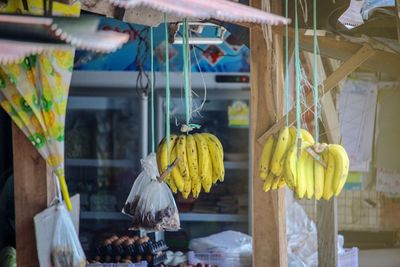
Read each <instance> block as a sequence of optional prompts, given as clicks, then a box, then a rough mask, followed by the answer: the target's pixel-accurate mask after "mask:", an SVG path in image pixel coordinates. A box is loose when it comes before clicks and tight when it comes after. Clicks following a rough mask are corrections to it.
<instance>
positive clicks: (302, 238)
mask: <svg viewBox="0 0 400 267" xmlns="http://www.w3.org/2000/svg"><path fill="white" fill-rule="evenodd" d="M287 207H288V208H287V210H286V219H287V224H286V231H287V238H288V259H289V261H288V266H289V267H305V266H307V267H317V266H318V236H317V227H316V225H315V223H314V222H313V221H311V220H310V219H309V218H308V217H307V214H306V212H305V211H304V209H303V207H302V206H301V205H300V204H299V203H297V202H296V201H294V200H293V201H292V202H291V204H290V205H287ZM343 243H344V240H343V236H341V235H338V243H337V246H338V254H339V255H340V254H342V253H343V252H344V250H343Z"/></svg>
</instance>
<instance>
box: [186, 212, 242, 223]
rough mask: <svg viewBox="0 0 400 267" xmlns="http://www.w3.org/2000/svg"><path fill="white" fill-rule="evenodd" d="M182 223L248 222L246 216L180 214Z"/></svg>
mask: <svg viewBox="0 0 400 267" xmlns="http://www.w3.org/2000/svg"><path fill="white" fill-rule="evenodd" d="M179 216H180V219H181V221H183V222H184V221H187V222H246V221H247V220H248V217H247V215H244V214H216V213H180V214H179Z"/></svg>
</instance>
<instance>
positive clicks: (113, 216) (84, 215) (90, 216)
mask: <svg viewBox="0 0 400 267" xmlns="http://www.w3.org/2000/svg"><path fill="white" fill-rule="evenodd" d="M81 219H85V220H130V218H129V217H128V216H127V215H124V214H122V213H121V212H116V211H82V212H81Z"/></svg>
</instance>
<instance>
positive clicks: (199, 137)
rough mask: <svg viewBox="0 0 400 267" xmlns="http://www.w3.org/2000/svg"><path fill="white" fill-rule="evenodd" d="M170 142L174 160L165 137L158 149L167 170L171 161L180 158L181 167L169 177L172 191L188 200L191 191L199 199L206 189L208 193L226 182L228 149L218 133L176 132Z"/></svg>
mask: <svg viewBox="0 0 400 267" xmlns="http://www.w3.org/2000/svg"><path fill="white" fill-rule="evenodd" d="M169 144H170V145H169V151H170V156H169V159H170V160H169V161H170V162H168V147H167V142H166V140H165V138H164V139H163V140H162V141H161V142H160V144H159V145H158V148H157V165H158V170H159V172H160V173H163V172H164V171H165V170H166V169H167V168H168V166H169V163H172V162H174V161H175V159H176V158H177V157H179V162H178V166H177V167H175V168H173V169H172V171H171V172H170V173H169V174H168V175H167V176H166V178H165V182H166V183H167V184H168V185H169V187H170V188H171V190H172V192H174V193H177V192H178V191H179V192H181V193H182V196H183V197H184V198H185V199H186V198H188V197H189V195H190V193H192V195H193V197H195V198H197V197H198V196H199V194H200V192H201V190H202V188H203V190H204V191H205V192H206V193H208V192H210V189H211V186H212V185H213V184H215V183H217V181H221V182H223V181H224V176H225V167H224V150H223V147H222V144H221V142H220V141H219V140H218V138H217V137H216V136H214V135H212V134H209V133H201V134H193V135H192V134H188V135H186V134H181V135H179V136H177V135H174V134H172V135H171V136H170V142H169Z"/></svg>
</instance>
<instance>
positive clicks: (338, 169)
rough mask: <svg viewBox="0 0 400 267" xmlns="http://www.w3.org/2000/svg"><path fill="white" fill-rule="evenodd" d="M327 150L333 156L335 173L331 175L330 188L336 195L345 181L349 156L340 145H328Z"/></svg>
mask: <svg viewBox="0 0 400 267" xmlns="http://www.w3.org/2000/svg"><path fill="white" fill-rule="evenodd" d="M329 152H330V153H331V155H332V156H333V157H334V158H335V174H334V176H333V182H332V190H333V192H334V194H335V196H338V195H339V194H340V192H341V191H342V188H343V186H344V184H345V183H346V180H347V176H348V174H349V165H350V161H349V157H348V156H347V153H346V150H345V149H344V148H343V147H342V146H341V145H330V146H329Z"/></svg>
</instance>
